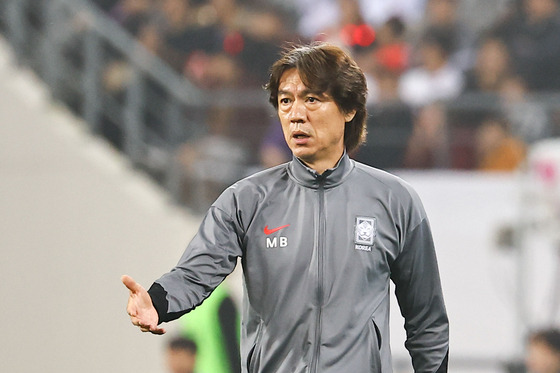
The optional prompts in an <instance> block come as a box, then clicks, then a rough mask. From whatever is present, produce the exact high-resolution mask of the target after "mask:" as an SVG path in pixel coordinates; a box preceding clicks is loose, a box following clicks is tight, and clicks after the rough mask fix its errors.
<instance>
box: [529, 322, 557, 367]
mask: <svg viewBox="0 0 560 373" xmlns="http://www.w3.org/2000/svg"><path fill="white" fill-rule="evenodd" d="M525 363H526V366H527V371H528V372H530V373H560V329H543V330H538V331H535V332H533V333H531V335H530V336H529V339H528V344H527V355H526V357H525Z"/></svg>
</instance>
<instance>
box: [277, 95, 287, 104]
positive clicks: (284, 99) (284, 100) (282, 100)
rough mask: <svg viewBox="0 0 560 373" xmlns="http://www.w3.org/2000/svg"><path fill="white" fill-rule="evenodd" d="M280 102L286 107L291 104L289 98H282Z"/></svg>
mask: <svg viewBox="0 0 560 373" xmlns="http://www.w3.org/2000/svg"><path fill="white" fill-rule="evenodd" d="M278 102H279V103H280V104H282V105H286V104H289V103H290V99H289V98H287V97H281V98H279V99H278Z"/></svg>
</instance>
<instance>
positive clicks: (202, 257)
mask: <svg viewBox="0 0 560 373" xmlns="http://www.w3.org/2000/svg"><path fill="white" fill-rule="evenodd" d="M238 257H241V262H242V264H243V274H244V285H245V300H244V307H243V321H242V323H243V327H242V343H241V353H242V357H241V361H242V370H243V372H251V373H253V372H259V373H261V372H262V373H271V372H283V373H296V372H306V373H315V372H317V373H328V372H332V373H344V372H348V373H366V372H382V373H388V372H392V367H391V352H390V348H389V280H390V279H391V280H392V281H393V282H394V283H395V285H396V286H395V289H396V296H397V299H398V303H399V306H400V310H401V313H402V315H403V316H404V319H405V328H406V332H407V340H406V343H405V346H406V348H407V349H408V351H409V352H410V354H411V356H412V362H413V365H414V370H415V372H426V373H428V372H430V373H434V372H447V353H448V320H447V315H446V311H445V306H444V302H443V297H442V291H441V286H440V279H439V274H438V267H437V261H436V255H435V251H434V245H433V241H432V235H431V232H430V227H429V224H428V220H427V218H426V214H425V212H424V209H423V207H422V204H421V202H420V200H419V198H418V196H417V194H416V193H415V192H414V191H413V190H412V189H411V187H410V186H409V185H408V184H406V183H405V182H404V181H402V180H400V179H399V178H397V177H395V176H393V175H390V174H388V173H386V172H383V171H380V170H377V169H374V168H371V167H368V166H365V165H363V164H360V163H357V162H355V161H353V160H351V159H350V158H349V157H348V156H347V155H346V154H345V155H344V156H343V157H342V159H341V160H340V162H339V163H338V165H337V166H336V167H335V168H333V169H331V170H327V171H326V172H324V173H323V174H322V175H318V174H317V173H315V172H314V171H313V170H311V169H309V168H307V167H306V166H305V165H304V164H303V163H301V162H300V161H299V160H298V159H294V160H293V161H292V162H289V163H287V164H284V165H281V166H278V167H275V168H271V169H269V170H265V171H263V172H260V173H257V174H255V175H253V176H250V177H248V178H246V179H244V180H242V181H239V182H238V183H236V184H234V185H233V186H231V187H230V188H228V189H227V190H226V191H225V192H224V193H223V194H222V195H221V196H220V197H219V198H218V200H217V201H216V202H215V203H214V204H213V205H212V207H211V208H210V209H209V211H208V213H207V215H206V217H205V218H204V220H203V222H202V224H201V226H200V229H199V231H198V234H197V235H196V236H195V237H194V238H193V240H192V242H191V243H190V244H189V246H188V247H187V249H186V251H185V253H184V255H183V256H182V258H181V259H180V261H179V263H178V265H177V266H176V267H175V268H174V269H173V270H172V271H171V272H170V273H168V274H165V275H164V276H162V277H161V278H160V279H159V280H157V281H156V282H155V283H154V285H152V287H151V288H150V290H149V293H150V295H151V297H152V300H153V302H154V305H155V307H156V309H157V310H158V314H159V315H160V321H169V320H172V319H175V318H177V317H179V316H180V315H182V314H184V313H185V312H188V311H189V310H191V309H192V308H194V307H195V306H197V305H198V304H200V303H201V302H202V301H203V300H204V299H205V298H206V297H207V296H208V295H209V294H210V293H211V291H212V290H213V289H214V288H215V287H217V286H218V285H219V284H220V282H221V281H222V280H223V279H224V277H226V276H227V275H228V274H229V273H231V272H232V271H233V269H234V267H235V265H236V262H237V258H238Z"/></svg>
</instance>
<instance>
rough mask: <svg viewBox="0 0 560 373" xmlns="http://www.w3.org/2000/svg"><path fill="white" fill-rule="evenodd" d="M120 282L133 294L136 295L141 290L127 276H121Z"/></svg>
mask: <svg viewBox="0 0 560 373" xmlns="http://www.w3.org/2000/svg"><path fill="white" fill-rule="evenodd" d="M121 281H122V283H123V284H124V286H126V287H127V288H128V290H130V291H131V292H133V293H137V292H138V291H140V290H141V289H142V286H140V284H138V283H137V282H136V281H134V279H133V278H132V277H130V276H128V275H123V276H122V277H121Z"/></svg>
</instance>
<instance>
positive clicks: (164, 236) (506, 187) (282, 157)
mask: <svg viewBox="0 0 560 373" xmlns="http://www.w3.org/2000/svg"><path fill="white" fill-rule="evenodd" d="M318 40H321V41H329V42H332V43H335V44H337V45H339V46H341V47H343V48H345V49H346V50H348V51H349V52H350V53H351V54H352V55H353V57H354V58H355V59H356V61H357V62H358V63H359V65H360V66H361V68H362V69H363V70H364V72H365V74H366V76H367V79H368V87H369V96H368V100H369V101H368V110H369V117H368V138H367V143H366V145H365V146H363V147H362V148H361V149H359V150H358V151H357V152H355V153H354V154H352V157H353V158H355V159H357V160H359V161H361V162H364V163H366V164H369V165H372V166H374V167H378V168H382V169H385V170H389V171H390V172H393V173H395V174H397V175H399V176H401V177H402V178H404V179H405V180H407V181H408V182H410V183H411V184H412V185H413V186H414V187H415V188H416V190H417V191H418V192H419V194H420V195H421V197H422V199H423V201H424V204H425V207H426V210H427V212H428V215H429V217H430V221H431V225H432V228H433V233H434V239H435V242H436V245H437V251H438V258H439V262H440V271H441V276H442V282H443V288H444V293H445V296H446V303H447V307H448V312H449V317H450V322H451V355H450V372H465V373H466V372H473V373H474V372H481V373H500V372H508V373H513V372H524V371H526V370H525V367H524V365H525V359H526V356H527V354H528V351H529V350H531V349H530V348H528V343H529V341H531V340H533V339H531V338H530V335H532V334H531V333H533V332H534V331H535V330H541V329H546V330H550V329H554V328H557V327H558V325H559V324H560V256H559V255H560V251H559V250H560V141H559V140H558V138H557V137H558V136H559V135H560V5H559V3H558V1H557V0H375V1H374V0H338V1H337V0H313V1H311V0H299V1H297V0H283V1H280V0H89V1H88V0H2V1H0V97H1V99H0V122H1V123H2V124H1V125H0V221H1V222H2V224H0V250H2V253H3V259H2V260H1V261H0V276H1V277H0V279H1V281H0V296H1V298H2V301H1V302H0V311H1V312H0V315H1V316H2V318H3V319H4V325H3V328H2V329H3V338H2V340H1V341H0V367H1V370H2V371H5V372H31V371H37V370H41V371H43V372H66V371H68V372H69V371H79V372H99V371H105V372H172V371H173V372H175V373H178V372H183V373H188V372H189V369H190V368H188V367H183V368H177V369H183V370H171V368H169V367H168V366H170V365H173V364H174V363H172V362H170V361H171V360H172V359H176V358H177V359H182V358H183V357H184V356H183V355H181V354H180V353H177V354H171V353H170V351H178V350H181V348H182V347H185V348H184V349H183V350H181V351H182V353H184V354H186V355H189V354H191V355H193V354H194V355H196V356H195V357H196V358H197V359H198V362H197V364H199V366H198V367H197V370H195V372H198V373H221V372H224V373H226V372H230V371H232V370H228V368H227V367H219V368H218V367H212V366H211V365H203V364H205V363H202V362H203V361H205V360H207V359H208V358H206V357H205V356H208V354H210V360H212V359H214V360H216V356H221V357H220V359H218V360H225V359H226V357H227V356H229V351H233V350H235V347H236V346H233V347H232V346H227V344H228V341H229V339H228V338H227V336H225V337H223V338H220V337H217V338H216V339H215V340H208V341H204V340H200V333H203V334H204V333H205V332H204V331H203V332H201V331H200V330H194V329H195V328H193V327H192V326H193V325H203V321H201V320H203V319H204V318H205V315H202V316H201V315H197V316H193V320H194V321H192V322H189V320H187V319H185V320H181V321H177V322H175V323H173V324H170V325H169V326H168V327H169V333H168V334H167V335H166V336H164V337H156V336H148V335H144V334H140V333H139V332H138V331H137V330H136V329H135V328H133V327H131V325H130V323H129V320H128V316H127V315H126V311H125V307H126V299H127V296H128V294H127V291H126V289H125V288H124V286H122V285H121V284H120V275H122V274H125V273H126V274H129V275H131V276H132V277H134V278H135V279H136V280H138V281H139V282H141V283H142V284H144V286H146V287H148V286H149V285H150V284H151V282H152V281H153V280H154V279H156V278H157V277H159V276H160V275H161V274H162V273H164V272H166V271H168V270H169V269H170V268H171V267H172V266H173V265H174V264H175V263H176V262H177V260H178V259H179V256H180V254H181V253H182V251H183V249H184V247H185V245H186V244H187V243H188V241H189V240H190V238H191V237H192V236H193V235H194V232H195V231H196V229H197V226H198V223H199V221H200V219H201V217H202V214H203V213H204V211H205V210H206V209H207V208H208V206H209V205H210V204H211V203H212V201H213V200H214V199H215V198H216V197H217V196H218V195H219V194H220V193H221V191H223V189H224V188H225V187H227V186H229V185H230V184H232V183H233V182H235V181H236V180H238V179H240V178H242V177H244V176H247V175H249V174H251V173H253V172H255V171H258V170H261V169H263V168H266V167H270V166H273V165H276V164H279V163H282V162H285V161H287V160H289V159H290V157H291V156H290V154H289V150H288V149H287V147H286V146H285V145H284V140H283V137H282V133H281V129H280V126H279V124H278V123H277V120H276V117H275V113H274V111H273V110H272V107H271V106H270V104H268V102H267V97H266V94H265V92H264V90H263V89H262V87H263V85H264V84H265V83H266V81H267V78H268V68H269V67H270V65H271V63H272V62H274V61H275V60H276V59H277V57H278V56H279V52H280V51H281V50H282V48H283V47H284V46H286V45H287V44H288V43H307V42H311V41H318ZM239 272H240V271H239V270H236V272H234V274H233V275H232V276H231V277H230V278H229V279H228V281H227V283H225V284H224V287H223V289H220V295H219V296H218V295H217V296H216V298H217V299H216V300H215V302H214V301H212V302H208V304H209V305H208V311H206V312H207V313H206V315H207V314H209V313H212V312H214V313H216V314H218V313H219V314H220V315H223V312H222V311H224V310H227V312H228V318H226V319H225V320H226V321H228V323H227V325H230V326H231V325H235V324H236V320H237V317H238V310H239V306H240V299H241V291H242V290H241V276H242V275H241V273H239ZM205 304H206V303H205ZM224 312H225V311H224ZM392 313H393V317H392V321H391V322H392V336H391V338H392V339H391V344H392V346H393V347H392V348H393V354H394V360H395V373H407V372H412V369H411V367H410V362H409V360H410V359H409V358H408V355H407V352H406V350H405V349H404V347H403V342H404V338H405V336H404V331H403V330H402V329H403V328H402V325H403V321H402V318H401V317H400V315H399V313H398V307H397V305H396V304H393V307H392ZM216 320H217V319H215V320H214V324H213V325H211V326H209V328H213V330H214V329H215V330H217V331H219V332H221V333H224V335H225V334H226V332H229V333H230V334H231V333H232V332H233V333H235V332H236V331H235V330H233V331H232V330H230V329H231V327H227V325H226V324H224V323H222V321H223V320H224V319H222V318H220V322H217V321H216ZM224 325H226V326H224ZM233 329H235V328H233ZM218 335H219V334H218ZM176 336H182V337H186V338H188V339H189V340H190V341H194V342H196V343H195V344H197V346H196V347H197V348H196V349H194V350H193V349H192V348H191V347H192V346H191V345H189V343H181V342H177V343H174V344H170V342H171V339H172V338H174V337H176ZM175 342H176V341H175ZM211 344H218V345H219V346H217V347H216V348H217V350H212V349H208V348H207V347H205V346H207V345H211ZM173 346H174V347H173ZM232 348H233V350H232ZM220 349H221V350H220ZM549 350H550V349H549ZM205 351H206V352H205ZM207 351H210V352H207ZM212 351H214V352H213V353H212ZM215 351H221V352H220V354H221V355H216V354H217V352H215ZM550 351H551V353H552V357H553V360H554V359H556V360H554V361H557V363H558V365H557V366H556V368H555V369H556V370H538V369H539V368H531V369H532V370H531V371H533V372H535V373H549V372H550V373H557V372H558V371H560V368H559V367H560V347H558V343H557V344H556V347H554V346H553V347H551V350H550ZM212 354H213V355H212ZM191 355H189V356H191ZM182 356H183V357H182ZM185 359H187V358H185ZM185 359H183V360H182V361H184V360H185ZM205 367H206V368H205Z"/></svg>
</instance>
